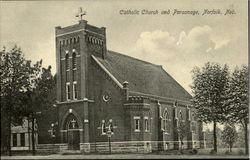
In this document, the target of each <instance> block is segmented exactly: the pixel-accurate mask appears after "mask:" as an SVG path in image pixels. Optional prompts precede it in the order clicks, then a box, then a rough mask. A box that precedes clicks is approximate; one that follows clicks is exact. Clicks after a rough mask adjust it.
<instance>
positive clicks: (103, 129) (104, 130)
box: [102, 120, 106, 134]
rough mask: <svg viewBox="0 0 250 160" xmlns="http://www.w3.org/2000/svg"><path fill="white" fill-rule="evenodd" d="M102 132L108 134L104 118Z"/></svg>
mask: <svg viewBox="0 0 250 160" xmlns="http://www.w3.org/2000/svg"><path fill="white" fill-rule="evenodd" d="M102 134H106V125H105V120H102Z"/></svg>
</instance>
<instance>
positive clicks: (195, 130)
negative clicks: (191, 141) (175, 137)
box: [192, 121, 197, 134]
mask: <svg viewBox="0 0 250 160" xmlns="http://www.w3.org/2000/svg"><path fill="white" fill-rule="evenodd" d="M196 125H197V123H196V122H195V121H193V122H192V131H193V132H194V133H195V134H196V133H197V127H196Z"/></svg>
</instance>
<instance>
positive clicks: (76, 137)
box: [68, 130, 80, 150]
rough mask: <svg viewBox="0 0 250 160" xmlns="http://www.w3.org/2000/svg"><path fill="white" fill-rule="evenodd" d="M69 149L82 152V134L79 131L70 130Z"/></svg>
mask: <svg viewBox="0 0 250 160" xmlns="http://www.w3.org/2000/svg"><path fill="white" fill-rule="evenodd" d="M68 149H69V150H80V132H79V130H68Z"/></svg>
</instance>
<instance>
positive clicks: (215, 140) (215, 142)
mask: <svg viewBox="0 0 250 160" xmlns="http://www.w3.org/2000/svg"><path fill="white" fill-rule="evenodd" d="M213 134H214V151H215V153H217V135H216V122H215V121H214V130H213Z"/></svg>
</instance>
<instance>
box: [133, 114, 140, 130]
mask: <svg viewBox="0 0 250 160" xmlns="http://www.w3.org/2000/svg"><path fill="white" fill-rule="evenodd" d="M134 120H135V132H140V117H134Z"/></svg>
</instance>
